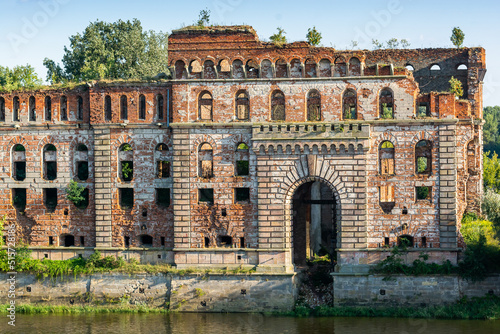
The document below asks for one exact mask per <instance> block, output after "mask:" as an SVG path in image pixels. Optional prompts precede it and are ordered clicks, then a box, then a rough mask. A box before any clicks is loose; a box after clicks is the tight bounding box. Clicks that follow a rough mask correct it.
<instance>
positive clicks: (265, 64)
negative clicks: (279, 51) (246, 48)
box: [260, 59, 273, 79]
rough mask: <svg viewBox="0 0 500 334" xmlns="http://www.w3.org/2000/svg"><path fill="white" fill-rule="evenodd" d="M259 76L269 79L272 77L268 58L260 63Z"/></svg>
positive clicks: (271, 66)
mask: <svg viewBox="0 0 500 334" xmlns="http://www.w3.org/2000/svg"><path fill="white" fill-rule="evenodd" d="M260 70H261V78H266V79H271V78H272V77H273V64H272V63H271V61H270V60H268V59H264V60H263V61H262V62H261V63H260Z"/></svg>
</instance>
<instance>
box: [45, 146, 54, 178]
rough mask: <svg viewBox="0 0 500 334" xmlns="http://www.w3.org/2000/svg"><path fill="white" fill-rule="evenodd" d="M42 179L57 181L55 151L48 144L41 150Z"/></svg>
mask: <svg viewBox="0 0 500 334" xmlns="http://www.w3.org/2000/svg"><path fill="white" fill-rule="evenodd" d="M43 167H44V168H43V178H44V179H45V180H49V181H52V180H55V179H57V149H56V147H55V146H54V145H52V144H48V145H45V147H44V148H43Z"/></svg>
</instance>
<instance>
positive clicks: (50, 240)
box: [46, 237, 54, 257]
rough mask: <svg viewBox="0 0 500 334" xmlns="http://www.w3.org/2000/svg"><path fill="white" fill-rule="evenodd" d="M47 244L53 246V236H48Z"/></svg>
mask: <svg viewBox="0 0 500 334" xmlns="http://www.w3.org/2000/svg"><path fill="white" fill-rule="evenodd" d="M49 246H54V237H49ZM46 257H47V256H46Z"/></svg>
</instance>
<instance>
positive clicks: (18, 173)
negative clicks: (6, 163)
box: [12, 144, 26, 181]
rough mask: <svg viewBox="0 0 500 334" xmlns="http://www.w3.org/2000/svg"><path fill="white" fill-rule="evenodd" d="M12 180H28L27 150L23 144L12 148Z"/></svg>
mask: <svg viewBox="0 0 500 334" xmlns="http://www.w3.org/2000/svg"><path fill="white" fill-rule="evenodd" d="M12 163H13V166H12V178H13V179H14V180H16V181H24V179H26V149H25V148H24V146H23V145H21V144H16V145H14V146H13V147H12Z"/></svg>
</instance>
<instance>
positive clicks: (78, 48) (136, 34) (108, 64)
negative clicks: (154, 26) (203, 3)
mask: <svg viewBox="0 0 500 334" xmlns="http://www.w3.org/2000/svg"><path fill="white" fill-rule="evenodd" d="M167 43H168V36H167V34H164V33H162V32H159V33H155V32H154V31H144V30H143V29H142V25H141V22H140V21H139V20H137V19H134V20H133V21H132V22H131V21H122V20H118V21H116V22H114V23H107V22H103V21H96V22H93V23H90V25H89V26H88V27H87V28H85V31H84V32H83V33H82V34H80V33H77V34H76V35H73V36H71V37H70V46H69V47H64V56H63V60H62V62H63V64H64V71H63V70H62V68H61V67H60V66H59V65H58V64H56V63H55V62H54V61H52V60H50V59H45V60H44V65H45V66H46V67H47V70H48V73H47V76H48V79H49V80H50V81H51V82H54V83H55V82H60V81H64V80H75V81H85V80H97V79H142V78H146V77H152V76H155V75H157V74H159V73H168V65H167Z"/></svg>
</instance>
